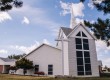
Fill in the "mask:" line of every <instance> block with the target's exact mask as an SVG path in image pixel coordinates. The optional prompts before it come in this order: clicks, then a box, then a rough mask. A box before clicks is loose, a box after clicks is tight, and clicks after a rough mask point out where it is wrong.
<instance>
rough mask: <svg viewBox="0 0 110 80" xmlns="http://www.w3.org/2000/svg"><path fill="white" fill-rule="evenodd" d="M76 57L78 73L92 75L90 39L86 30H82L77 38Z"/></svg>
mask: <svg viewBox="0 0 110 80" xmlns="http://www.w3.org/2000/svg"><path fill="white" fill-rule="evenodd" d="M75 42H76V57H77V74H78V75H92V72H91V61H90V51H89V41H88V38H87V36H86V35H85V34H84V32H82V31H80V32H79V33H78V34H77V35H76V38H75Z"/></svg>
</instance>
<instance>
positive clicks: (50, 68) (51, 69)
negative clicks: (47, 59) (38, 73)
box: [48, 64, 53, 75]
mask: <svg viewBox="0 0 110 80" xmlns="http://www.w3.org/2000/svg"><path fill="white" fill-rule="evenodd" d="M49 66H51V67H49ZM48 75H53V64H49V65H48Z"/></svg>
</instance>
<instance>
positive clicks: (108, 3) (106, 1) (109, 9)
mask: <svg viewBox="0 0 110 80" xmlns="http://www.w3.org/2000/svg"><path fill="white" fill-rule="evenodd" d="M94 5H95V7H96V8H97V10H98V11H103V12H104V14H108V13H110V0H103V1H102V2H101V3H100V4H96V3H94Z"/></svg>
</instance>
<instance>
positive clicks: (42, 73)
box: [34, 71, 45, 76]
mask: <svg viewBox="0 0 110 80" xmlns="http://www.w3.org/2000/svg"><path fill="white" fill-rule="evenodd" d="M34 74H37V75H38V76H39V75H45V73H44V72H42V71H41V72H35V73H34Z"/></svg>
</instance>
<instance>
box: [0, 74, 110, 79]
mask: <svg viewBox="0 0 110 80" xmlns="http://www.w3.org/2000/svg"><path fill="white" fill-rule="evenodd" d="M0 80H110V78H107V77H106V78H105V77H103V78H49V77H35V76H19V75H8V74H0Z"/></svg>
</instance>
